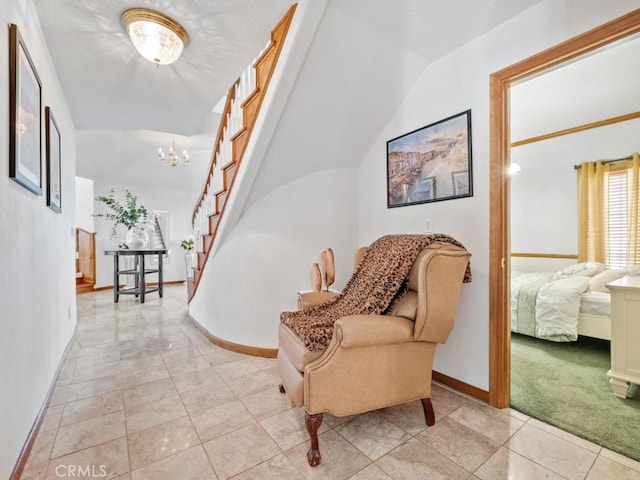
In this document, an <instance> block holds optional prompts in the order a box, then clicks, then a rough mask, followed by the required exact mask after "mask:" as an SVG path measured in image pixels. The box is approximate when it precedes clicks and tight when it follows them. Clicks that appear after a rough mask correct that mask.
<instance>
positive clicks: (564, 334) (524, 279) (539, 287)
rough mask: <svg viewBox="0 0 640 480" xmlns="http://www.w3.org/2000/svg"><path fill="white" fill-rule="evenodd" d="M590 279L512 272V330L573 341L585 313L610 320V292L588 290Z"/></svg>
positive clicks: (586, 277) (561, 340) (546, 338)
mask: <svg viewBox="0 0 640 480" xmlns="http://www.w3.org/2000/svg"><path fill="white" fill-rule="evenodd" d="M590 279H591V277H588V276H582V275H576V276H573V277H568V278H561V279H556V280H553V274H549V273H523V272H517V271H514V272H512V281H511V331H513V332H516V333H522V334H524V335H530V336H533V337H536V338H542V339H545V340H551V341H555V342H571V341H575V340H577V338H578V331H579V322H580V318H582V317H583V316H584V315H585V314H588V315H590V316H599V317H602V319H603V321H605V322H607V321H608V316H609V315H610V310H611V307H610V295H609V294H606V293H602V292H591V291H588V289H589V281H590ZM593 318H598V317H593Z"/></svg>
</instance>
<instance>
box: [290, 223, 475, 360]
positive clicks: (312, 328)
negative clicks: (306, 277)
mask: <svg viewBox="0 0 640 480" xmlns="http://www.w3.org/2000/svg"><path fill="white" fill-rule="evenodd" d="M433 242H447V243H452V244H453V245H457V246H458V247H461V248H464V246H463V245H462V244H461V243H460V242H458V241H457V240H455V239H454V238H452V237H450V236H449V235H443V234H433V235H387V236H384V237H382V238H379V239H378V240H376V241H375V242H373V243H372V244H371V245H370V247H369V250H368V251H367V253H366V254H365V256H364V258H363V259H362V261H361V263H360V265H359V267H358V270H357V272H356V273H354V275H353V276H352V277H351V279H350V280H349V281H348V282H347V285H346V286H345V287H344V290H343V291H342V293H341V294H340V295H338V296H337V297H334V298H333V299H331V300H329V301H328V302H326V303H324V304H322V305H318V306H316V307H312V308H309V309H307V310H303V311H298V312H282V313H281V314H280V321H281V322H282V323H284V324H285V325H287V326H288V327H289V328H291V329H292V330H293V331H294V332H295V333H296V334H297V335H298V336H299V337H300V339H301V340H302V341H303V342H304V344H305V346H306V347H307V348H308V349H309V350H310V351H312V352H317V351H321V350H324V349H326V348H327V346H328V345H329V341H330V340H331V337H332V336H333V324H334V323H335V321H336V320H337V319H339V318H340V317H343V316H345V315H368V314H375V315H377V314H381V313H384V312H385V311H386V310H387V309H388V308H389V306H390V305H392V304H393V301H394V300H395V299H396V297H398V296H399V294H402V293H404V287H405V285H404V284H405V280H406V278H407V276H408V275H409V271H410V270H411V267H412V266H413V263H414V261H415V259H416V258H417V256H418V254H419V253H420V251H421V250H422V249H423V248H425V247H426V246H427V245H429V244H431V243H433ZM470 281H471V270H470V268H469V267H468V266H467V272H466V273H465V278H464V282H470Z"/></svg>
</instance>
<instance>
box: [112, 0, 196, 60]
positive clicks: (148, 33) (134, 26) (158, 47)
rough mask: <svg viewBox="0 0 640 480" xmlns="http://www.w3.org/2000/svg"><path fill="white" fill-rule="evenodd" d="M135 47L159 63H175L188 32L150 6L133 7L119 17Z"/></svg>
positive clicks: (144, 55) (141, 53)
mask: <svg viewBox="0 0 640 480" xmlns="http://www.w3.org/2000/svg"><path fill="white" fill-rule="evenodd" d="M120 18H121V19H122V23H123V24H124V26H125V27H126V29H127V33H128V34H129V38H131V42H132V43H133V46H134V47H136V50H138V52H140V55H142V56H143V57H144V58H146V59H147V60H149V61H150V62H153V63H155V64H156V65H168V64H170V63H173V62H175V61H176V60H177V59H178V57H179V56H180V54H181V53H182V50H183V49H184V47H186V46H187V45H188V44H189V34H188V33H187V31H186V30H185V29H184V28H182V25H180V24H179V23H178V22H176V21H175V20H173V19H171V18H169V17H167V16H166V15H163V14H162V13H160V12H156V11H155V10H149V9H148V8H130V9H129V10H125V12H124V13H123V14H122V16H121V17H120Z"/></svg>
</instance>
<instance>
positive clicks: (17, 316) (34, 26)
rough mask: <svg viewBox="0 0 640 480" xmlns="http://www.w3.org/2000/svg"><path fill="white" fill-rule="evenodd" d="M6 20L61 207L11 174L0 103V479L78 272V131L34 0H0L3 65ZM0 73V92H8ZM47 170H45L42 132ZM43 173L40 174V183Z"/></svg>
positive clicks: (38, 395)
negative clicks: (48, 134) (30, 72)
mask: <svg viewBox="0 0 640 480" xmlns="http://www.w3.org/2000/svg"><path fill="white" fill-rule="evenodd" d="M8 23H15V24H17V25H18V27H19V29H20V33H21V35H22V37H23V39H24V41H25V43H26V45H27V48H28V50H29V53H30V55H31V58H32V60H33V62H34V63H35V66H36V69H37V71H38V74H39V76H40V80H41V83H42V100H43V101H42V107H43V112H42V134H43V135H44V107H45V106H50V107H51V108H52V111H53V113H54V115H55V118H56V121H57V123H58V127H59V130H60V135H61V147H62V151H61V154H62V213H61V214H57V213H55V212H54V211H53V210H51V209H49V208H47V206H46V202H45V196H44V195H42V196H36V195H34V194H33V193H31V192H29V191H27V190H26V189H25V188H23V187H22V186H20V185H19V184H17V183H16V182H14V181H13V180H11V179H9V177H8V171H9V165H8V152H9V144H8V142H9V138H8V133H7V132H8V131H9V124H8V121H9V120H8V119H9V111H8V110H9V106H8V103H7V101H6V100H5V99H6V97H4V99H3V101H2V102H0V132H2V133H1V134H0V152H2V154H1V155H0V172H1V174H0V205H1V206H2V207H1V208H0V228H1V230H0V265H2V268H1V269H0V306H1V307H2V314H1V315H0V328H1V330H2V335H0V385H2V395H0V412H2V415H0V478H8V477H9V475H10V474H11V471H12V469H13V467H14V465H15V462H16V460H17V459H18V455H19V453H20V450H21V449H22V446H23V445H24V443H25V441H26V439H27V435H28V434H29V431H30V429H31V426H32V425H33V422H34V421H35V419H36V416H37V414H38V412H39V410H40V407H41V406H42V404H43V401H44V399H45V396H46V394H47V391H48V389H49V387H50V385H51V382H52V380H53V376H54V374H55V372H56V369H57V367H58V363H59V361H60V359H61V357H62V354H63V353H64V350H65V348H66V346H67V344H68V342H69V340H70V338H71V336H72V334H73V331H74V327H75V321H76V307H75V280H74V278H75V276H74V270H75V269H74V259H75V256H74V251H75V247H74V244H75V241H74V223H75V222H74V215H75V208H74V204H75V191H74V190H75V181H74V175H75V163H76V160H75V135H74V125H73V122H72V120H71V116H70V113H69V110H68V107H67V103H66V100H65V98H64V95H63V93H62V89H61V87H60V84H59V82H58V78H57V75H56V72H55V70H54V68H53V64H52V61H51V58H50V56H49V53H48V50H47V47H46V45H45V42H44V36H43V33H42V30H41V28H40V23H39V20H38V17H37V15H36V13H35V9H34V6H33V4H32V2H31V1H30V0H0V24H2V25H3V28H2V32H1V34H0V65H2V71H3V72H7V70H6V68H7V65H8V63H9V59H8V55H9V53H8V52H9V35H8V28H7V24H8ZM8 81H9V75H8V74H7V73H3V74H2V75H0V91H1V92H3V93H2V95H6V94H7V92H8V91H9V84H8ZM41 147H42V170H43V175H44V172H45V169H46V167H45V157H44V147H45V142H44V138H43V140H42V143H41ZM44 179H45V177H44V176H43V185H44V184H45V181H44Z"/></svg>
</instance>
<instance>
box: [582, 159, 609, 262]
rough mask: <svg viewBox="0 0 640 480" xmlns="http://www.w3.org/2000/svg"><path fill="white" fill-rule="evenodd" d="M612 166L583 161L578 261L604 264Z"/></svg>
mask: <svg viewBox="0 0 640 480" xmlns="http://www.w3.org/2000/svg"><path fill="white" fill-rule="evenodd" d="M608 171H609V164H607V163H604V162H603V161H602V160H598V161H596V162H584V163H582V164H581V165H580V167H579V168H578V262H602V263H604V261H605V258H606V254H605V246H604V245H605V232H606V231H607V225H606V218H607V216H608V215H607V211H606V209H607V202H605V199H606V198H607V182H606V173H607V172H608Z"/></svg>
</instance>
